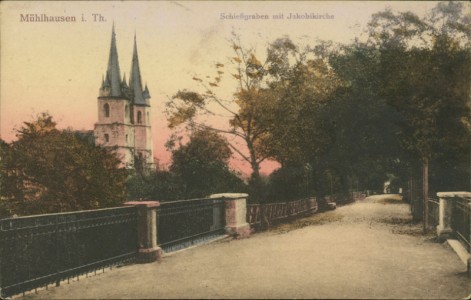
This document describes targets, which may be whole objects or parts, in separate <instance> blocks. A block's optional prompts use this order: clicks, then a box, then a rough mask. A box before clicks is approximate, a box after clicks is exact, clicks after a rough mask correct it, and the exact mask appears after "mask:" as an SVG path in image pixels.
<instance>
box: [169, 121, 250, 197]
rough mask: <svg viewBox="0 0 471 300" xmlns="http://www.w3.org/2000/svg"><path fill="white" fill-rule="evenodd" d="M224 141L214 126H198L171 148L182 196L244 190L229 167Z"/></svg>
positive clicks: (172, 170) (229, 152)
mask: <svg viewBox="0 0 471 300" xmlns="http://www.w3.org/2000/svg"><path fill="white" fill-rule="evenodd" d="M231 154H232V152H231V150H230V148H229V146H228V144H227V141H226V140H225V139H224V138H222V137H221V136H219V135H218V134H217V133H215V132H214V131H213V130H198V131H196V132H194V133H193V134H192V135H191V136H190V141H189V142H188V143H187V144H186V145H180V147H179V148H178V149H176V150H174V151H173V152H172V165H171V166H170V172H172V173H173V174H174V176H175V178H176V180H177V182H178V185H179V187H180V189H181V190H182V193H183V195H184V197H185V198H198V197H205V196H208V195H210V194H213V193H221V192H228V191H231V190H232V191H241V190H242V191H243V190H245V187H244V184H243V182H242V180H241V179H239V178H238V177H237V175H236V174H234V173H233V172H232V171H230V170H229V168H228V166H227V164H228V160H229V158H230V157H231Z"/></svg>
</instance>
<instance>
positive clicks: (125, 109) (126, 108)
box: [124, 105, 129, 118]
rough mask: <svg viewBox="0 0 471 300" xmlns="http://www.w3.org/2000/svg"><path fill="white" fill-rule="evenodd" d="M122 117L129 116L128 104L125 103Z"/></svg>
mask: <svg viewBox="0 0 471 300" xmlns="http://www.w3.org/2000/svg"><path fill="white" fill-rule="evenodd" d="M124 117H125V118H128V117H129V106H128V105H126V106H125V107H124Z"/></svg>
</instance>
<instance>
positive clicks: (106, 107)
mask: <svg viewBox="0 0 471 300" xmlns="http://www.w3.org/2000/svg"><path fill="white" fill-rule="evenodd" d="M103 110H104V112H105V118H109V117H110V105H109V104H108V103H105V105H103Z"/></svg>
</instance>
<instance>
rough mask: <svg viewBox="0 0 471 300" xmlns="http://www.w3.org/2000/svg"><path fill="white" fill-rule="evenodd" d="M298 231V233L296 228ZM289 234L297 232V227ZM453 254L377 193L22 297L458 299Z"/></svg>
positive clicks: (468, 283)
mask: <svg viewBox="0 0 471 300" xmlns="http://www.w3.org/2000/svg"><path fill="white" fill-rule="evenodd" d="M303 226H304V227H303ZM296 227H302V228H297V229H295V228H296ZM470 294H471V280H470V279H469V277H467V275H466V267H465V266H464V264H463V263H462V262H461V261H460V260H459V258H458V257H457V255H456V254H455V253H454V252H453V251H452V250H451V249H449V248H447V247H446V246H445V245H443V244H439V243H436V242H434V241H433V240H432V236H425V237H424V236H422V235H421V234H420V225H419V224H416V225H414V224H412V223H411V222H410V220H409V216H408V206H407V205H406V204H402V203H400V201H397V200H394V199H392V200H391V199H390V200H388V199H386V198H385V197H384V196H376V197H369V198H367V199H366V200H363V201H360V202H357V203H355V204H351V205H348V206H344V207H340V208H338V209H337V210H336V211H333V212H328V213H325V214H317V215H314V216H312V217H309V218H305V219H303V220H299V221H297V222H295V223H293V224H291V225H283V226H279V227H277V228H274V229H273V230H271V231H269V232H265V233H259V234H254V235H253V236H252V237H250V238H249V239H244V240H230V241H229V240H224V241H220V242H216V243H212V244H208V245H204V246H200V247H197V248H193V249H188V250H185V251H183V252H179V253H175V254H173V255H171V256H168V257H165V258H164V259H163V261H162V262H160V263H154V264H143V265H131V266H126V267H122V268H119V269H116V270H115V269H114V270H113V271H111V272H106V273H104V274H100V275H97V276H92V277H90V278H86V279H81V280H80V281H79V282H71V283H70V284H63V285H62V286H61V287H58V288H50V289H49V290H48V291H46V290H43V291H40V292H38V294H31V295H27V296H26V297H27V298H47V299H49V298H60V299H66V298H69V299H70V298H74V299H75V298H80V299H83V298H88V299H91V298H94V299H96V298H100V299H104V298H114V299H116V298H394V299H398V298H423V299H424V298H426V299H430V298H441V299H443V298H446V299H450V298H464V297H467V296H469V295H470Z"/></svg>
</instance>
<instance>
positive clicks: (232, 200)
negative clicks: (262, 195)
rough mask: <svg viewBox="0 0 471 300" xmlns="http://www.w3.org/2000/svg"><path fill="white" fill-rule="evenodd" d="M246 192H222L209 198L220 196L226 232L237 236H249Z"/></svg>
mask: <svg viewBox="0 0 471 300" xmlns="http://www.w3.org/2000/svg"><path fill="white" fill-rule="evenodd" d="M247 197H248V194H236V193H224V194H214V195H211V196H210V198H222V199H224V200H225V201H224V202H225V207H226V212H225V215H226V216H225V218H226V228H225V229H226V233H227V234H229V235H232V236H235V237H237V238H244V237H249V236H250V225H249V224H248V223H247V206H246V202H247Z"/></svg>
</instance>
